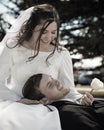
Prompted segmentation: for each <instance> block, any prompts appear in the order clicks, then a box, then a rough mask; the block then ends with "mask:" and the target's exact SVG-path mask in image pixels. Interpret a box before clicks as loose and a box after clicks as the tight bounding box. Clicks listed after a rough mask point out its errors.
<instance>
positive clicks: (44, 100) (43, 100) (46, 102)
mask: <svg viewBox="0 0 104 130" xmlns="http://www.w3.org/2000/svg"><path fill="white" fill-rule="evenodd" d="M39 102H40V103H42V104H44V105H48V104H51V103H52V101H51V100H49V99H47V98H46V97H44V98H42V99H41V100H39Z"/></svg>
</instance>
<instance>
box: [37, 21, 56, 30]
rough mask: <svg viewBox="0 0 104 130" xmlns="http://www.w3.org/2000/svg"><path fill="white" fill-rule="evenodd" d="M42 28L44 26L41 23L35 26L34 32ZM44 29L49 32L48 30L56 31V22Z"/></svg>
mask: <svg viewBox="0 0 104 130" xmlns="http://www.w3.org/2000/svg"><path fill="white" fill-rule="evenodd" d="M43 26H44V23H41V24H39V25H37V26H36V27H35V31H39V30H41V29H42V28H43ZM46 29H49V30H50V29H53V30H55V29H57V23H56V22H52V23H50V24H49V25H48V26H47V28H46Z"/></svg>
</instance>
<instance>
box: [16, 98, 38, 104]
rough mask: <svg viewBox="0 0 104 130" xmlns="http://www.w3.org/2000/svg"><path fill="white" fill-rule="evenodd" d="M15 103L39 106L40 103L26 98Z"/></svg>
mask: <svg viewBox="0 0 104 130" xmlns="http://www.w3.org/2000/svg"><path fill="white" fill-rule="evenodd" d="M17 102H19V103H23V104H27V105H32V104H40V102H39V101H38V100H30V99H27V98H22V99H21V100H19V101H17Z"/></svg>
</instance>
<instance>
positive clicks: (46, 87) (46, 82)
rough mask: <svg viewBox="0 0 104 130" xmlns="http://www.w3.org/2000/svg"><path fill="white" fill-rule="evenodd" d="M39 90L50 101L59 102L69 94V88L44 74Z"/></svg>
mask: <svg viewBox="0 0 104 130" xmlns="http://www.w3.org/2000/svg"><path fill="white" fill-rule="evenodd" d="M39 90H40V91H41V93H43V94H44V95H45V96H46V97H47V98H48V99H50V100H53V101H55V100H58V99H62V98H64V97H65V96H66V95H67V94H68V93H69V88H67V87H65V86H63V85H62V84H61V83H60V82H59V81H58V80H55V79H53V78H52V77H51V76H49V75H46V74H43V76H42V79H41V82H40V85H39Z"/></svg>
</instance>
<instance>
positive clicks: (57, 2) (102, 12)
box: [0, 0, 104, 85]
mask: <svg viewBox="0 0 104 130" xmlns="http://www.w3.org/2000/svg"><path fill="white" fill-rule="evenodd" d="M42 3H49V4H52V5H53V6H55V8H56V9H57V10H58V12H59V15H60V19H61V25H60V44H61V45H63V46H64V47H66V48H67V49H68V50H69V52H70V54H71V57H72V61H73V70H74V79H75V84H76V85H90V83H91V81H92V79H93V78H94V77H96V78H99V79H100V80H101V81H103V82H104V0H0V41H1V40H2V39H3V37H4V36H5V34H6V32H7V31H8V28H10V27H11V25H12V24H13V23H14V22H15V20H16V18H17V17H18V15H19V14H20V13H22V12H23V11H24V10H25V9H27V8H29V7H30V6H34V5H36V4H42Z"/></svg>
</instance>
